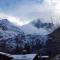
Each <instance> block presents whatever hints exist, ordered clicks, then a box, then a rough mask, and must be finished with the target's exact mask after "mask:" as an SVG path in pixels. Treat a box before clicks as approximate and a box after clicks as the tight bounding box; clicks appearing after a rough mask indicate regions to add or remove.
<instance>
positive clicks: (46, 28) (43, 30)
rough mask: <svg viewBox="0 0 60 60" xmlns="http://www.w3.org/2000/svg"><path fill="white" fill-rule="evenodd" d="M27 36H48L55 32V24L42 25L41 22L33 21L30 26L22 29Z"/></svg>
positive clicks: (24, 26)
mask: <svg viewBox="0 0 60 60" xmlns="http://www.w3.org/2000/svg"><path fill="white" fill-rule="evenodd" d="M20 29H21V30H22V31H24V32H25V34H37V35H48V34H50V33H51V32H52V31H53V30H54V24H53V23H42V22H41V21H39V20H37V21H35V22H34V21H33V22H31V23H30V24H26V25H23V26H22V27H20Z"/></svg>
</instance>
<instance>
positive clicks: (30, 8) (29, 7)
mask: <svg viewBox="0 0 60 60" xmlns="http://www.w3.org/2000/svg"><path fill="white" fill-rule="evenodd" d="M59 7H60V1H59V0H1V1H0V12H1V13H2V14H3V15H4V16H5V17H6V16H7V17H10V18H9V19H10V20H11V21H12V20H13V21H12V22H14V21H15V20H16V21H18V22H19V21H20V22H21V21H22V23H17V24H18V25H19V24H20V25H24V24H25V23H27V22H30V21H32V20H34V19H37V18H40V19H42V20H44V21H48V22H50V21H51V17H53V19H54V23H55V22H56V21H57V20H56V19H59V18H60V17H59V15H60V8H59ZM2 14H0V16H1V15H2ZM57 16H58V17H59V18H57ZM12 17H13V18H12ZM16 21H15V22H16ZM24 22H25V23H24ZM57 23H58V22H57Z"/></svg>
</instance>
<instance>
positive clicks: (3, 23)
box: [0, 19, 20, 32]
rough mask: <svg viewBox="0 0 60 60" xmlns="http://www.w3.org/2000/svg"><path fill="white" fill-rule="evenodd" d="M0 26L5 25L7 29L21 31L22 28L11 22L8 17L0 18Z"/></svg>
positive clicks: (4, 27)
mask: <svg viewBox="0 0 60 60" xmlns="http://www.w3.org/2000/svg"><path fill="white" fill-rule="evenodd" d="M0 27H3V29H5V30H9V31H15V32H20V29H19V28H18V27H17V26H14V25H13V24H12V23H10V22H9V21H8V20H7V19H2V20H0Z"/></svg>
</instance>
